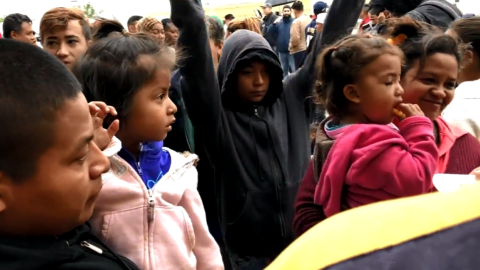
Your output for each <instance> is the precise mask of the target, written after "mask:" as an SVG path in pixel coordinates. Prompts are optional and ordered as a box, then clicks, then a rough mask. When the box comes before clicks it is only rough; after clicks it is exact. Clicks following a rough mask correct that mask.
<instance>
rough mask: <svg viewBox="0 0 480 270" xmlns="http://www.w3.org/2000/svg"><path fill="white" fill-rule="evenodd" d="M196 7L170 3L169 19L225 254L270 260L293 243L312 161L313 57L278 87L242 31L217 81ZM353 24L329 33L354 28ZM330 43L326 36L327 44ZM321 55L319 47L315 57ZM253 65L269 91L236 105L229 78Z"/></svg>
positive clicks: (259, 50)
mask: <svg viewBox="0 0 480 270" xmlns="http://www.w3.org/2000/svg"><path fill="white" fill-rule="evenodd" d="M198 2H199V1H198V0H196V1H173V0H171V1H170V3H171V8H172V13H171V18H172V20H173V22H174V24H175V25H176V26H177V27H179V29H180V37H179V39H178V44H179V46H180V47H182V48H184V49H185V54H186V55H187V57H186V58H185V59H182V61H181V62H180V63H179V66H180V68H179V70H180V73H181V74H182V82H181V83H182V84H181V86H182V90H183V93H184V99H185V103H186V107H187V110H188V114H189V116H190V117H191V120H192V123H193V125H194V127H195V132H196V133H197V135H199V136H201V138H202V145H204V146H205V148H206V150H207V153H208V158H209V161H210V162H211V163H212V164H214V167H215V190H216V197H217V201H218V202H219V214H220V221H221V224H222V231H223V234H224V236H225V240H226V245H227V249H228V250H229V251H230V252H232V253H236V254H238V255H248V256H258V257H260V256H265V257H275V256H276V255H278V254H279V253H280V252H281V251H282V250H283V249H284V248H285V247H286V246H288V245H289V244H290V243H291V241H292V240H293V239H294V235H293V230H292V221H293V204H294V201H295V196H296V193H297V190H298V186H299V183H300V181H301V179H302V177H303V175H304V173H305V170H306V169H307V165H308V161H309V160H310V134H309V124H310V115H309V112H310V110H308V109H306V108H305V106H304V104H306V103H307V104H308V102H306V100H307V97H309V96H310V95H311V89H312V88H311V85H313V82H314V77H315V73H314V62H315V59H314V58H315V56H312V57H311V58H310V59H307V60H306V62H305V63H306V64H305V67H304V68H302V69H300V70H299V71H298V72H296V73H295V74H293V75H292V76H291V78H287V79H286V80H285V82H283V83H282V69H281V66H280V62H279V60H278V57H277V56H276V55H275V53H274V52H273V51H272V49H271V47H270V46H269V44H268V43H267V41H266V40H265V39H264V38H263V37H262V36H260V35H258V34H255V33H253V32H250V31H246V30H239V31H236V32H235V33H234V34H232V35H231V36H230V37H229V39H228V40H227V42H226V43H225V46H224V47H223V52H222V57H221V59H220V65H219V67H218V78H217V76H215V71H214V68H213V62H212V59H211V52H210V47H209V43H208V36H207V30H206V27H205V23H204V14H203V10H202V8H201V6H200V5H199V4H198ZM336 2H339V3H338V4H336ZM336 2H334V6H335V5H337V6H338V5H345V4H350V5H353V6H355V7H356V6H358V10H359V11H360V9H361V8H362V6H363V3H360V4H358V5H357V2H359V1H358V0H336ZM344 2H347V3H344ZM332 8H333V7H332ZM340 13H341V10H340V9H338V14H340ZM359 13H360V12H358V13H357V14H355V15H353V17H358V14H359ZM338 14H337V15H338ZM353 17H352V18H348V17H347V18H346V19H342V22H340V23H338V27H336V28H335V27H332V28H330V29H331V30H333V32H335V30H338V29H342V30H345V29H347V28H350V27H352V26H354V24H355V22H356V20H357V18H353ZM344 22H346V23H344ZM334 29H335V30H334ZM327 31H328V28H327V26H326V29H325V31H324V33H325V32H327ZM345 32H346V31H345ZM327 33H328V32H327ZM333 36H335V35H333V33H331V32H330V35H329V38H331V37H333ZM318 47H320V39H319V42H318V44H316V47H315V48H314V49H313V52H315V53H317V52H318V51H319V48H318ZM253 59H256V60H260V61H262V62H264V63H266V64H267V65H268V70H269V73H270V74H269V75H270V87H269V91H268V93H267V95H266V96H265V98H264V99H263V100H262V102H261V103H259V104H255V105H254V104H246V103H243V102H241V101H240V100H239V98H238V97H237V95H236V93H235V90H236V88H235V87H236V79H235V77H234V76H233V75H234V70H235V69H236V68H237V67H238V65H239V64H241V62H243V61H249V60H253Z"/></svg>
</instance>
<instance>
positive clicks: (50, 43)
mask: <svg viewBox="0 0 480 270" xmlns="http://www.w3.org/2000/svg"><path fill="white" fill-rule="evenodd" d="M42 44H43V48H44V49H45V50H46V51H48V52H49V53H51V54H53V55H55V56H56V57H57V58H58V59H59V60H60V61H62V62H63V63H64V64H65V65H67V67H68V68H69V69H70V68H71V67H72V65H73V63H75V61H76V60H77V59H78V58H79V57H80V56H82V55H83V54H84V53H85V52H86V51H87V49H88V46H89V45H90V41H87V40H86V38H85V36H84V34H83V30H82V25H80V22H79V21H78V20H71V21H69V22H68V25H67V27H54V28H53V29H52V31H51V32H50V33H45V35H44V36H43V39H42Z"/></svg>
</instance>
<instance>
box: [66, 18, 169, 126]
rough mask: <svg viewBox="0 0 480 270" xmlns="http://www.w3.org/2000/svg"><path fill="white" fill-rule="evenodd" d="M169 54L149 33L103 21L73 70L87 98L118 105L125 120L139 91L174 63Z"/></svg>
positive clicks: (116, 106) (108, 122) (122, 119)
mask: <svg viewBox="0 0 480 270" xmlns="http://www.w3.org/2000/svg"><path fill="white" fill-rule="evenodd" d="M170 53H171V51H170V50H169V49H168V47H166V46H163V45H159V44H158V43H157V42H156V41H155V40H153V39H152V38H151V37H150V36H149V35H148V34H145V33H136V34H130V33H128V32H127V31H126V30H125V29H124V28H123V26H122V24H121V23H120V22H118V21H115V20H102V21H100V24H99V26H98V27H97V28H96V31H95V33H94V34H93V43H92V45H91V46H90V47H89V48H88V50H87V52H86V53H85V55H83V56H82V58H80V59H79V61H78V62H77V63H76V65H74V67H73V69H72V72H73V73H74V75H75V76H76V77H77V79H78V81H79V82H80V84H81V85H82V90H83V93H84V95H85V97H86V98H87V100H88V101H103V102H105V103H106V104H108V105H110V106H113V107H115V108H116V110H117V112H118V119H120V123H122V121H125V119H126V116H127V114H128V112H129V109H130V107H131V105H132V100H133V96H134V95H135V94H136V93H137V91H138V90H140V89H141V88H142V87H143V85H145V83H147V82H148V81H150V80H151V79H152V78H153V76H155V72H156V71H157V70H158V68H162V67H168V68H170V67H171V66H172V65H173V63H172V57H171V55H169V54H170ZM113 120H114V119H113V118H110V119H106V121H105V122H104V125H105V126H109V125H110V123H111V122H112V121H113Z"/></svg>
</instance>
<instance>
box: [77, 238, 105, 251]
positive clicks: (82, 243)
mask: <svg viewBox="0 0 480 270" xmlns="http://www.w3.org/2000/svg"><path fill="white" fill-rule="evenodd" d="M80 246H82V247H86V248H88V249H90V250H92V251H94V252H95V253H98V254H103V250H102V249H101V248H99V247H97V246H94V245H92V244H90V243H88V242H87V241H82V242H80Z"/></svg>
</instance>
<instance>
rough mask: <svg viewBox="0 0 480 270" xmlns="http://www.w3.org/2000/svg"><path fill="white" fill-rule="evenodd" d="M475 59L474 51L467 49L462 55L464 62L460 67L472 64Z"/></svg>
mask: <svg viewBox="0 0 480 270" xmlns="http://www.w3.org/2000/svg"><path fill="white" fill-rule="evenodd" d="M473 61H474V56H473V52H472V51H471V50H465V53H464V54H463V57H462V63H461V67H460V68H465V67H467V66H468V65H470V64H472V63H473Z"/></svg>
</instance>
